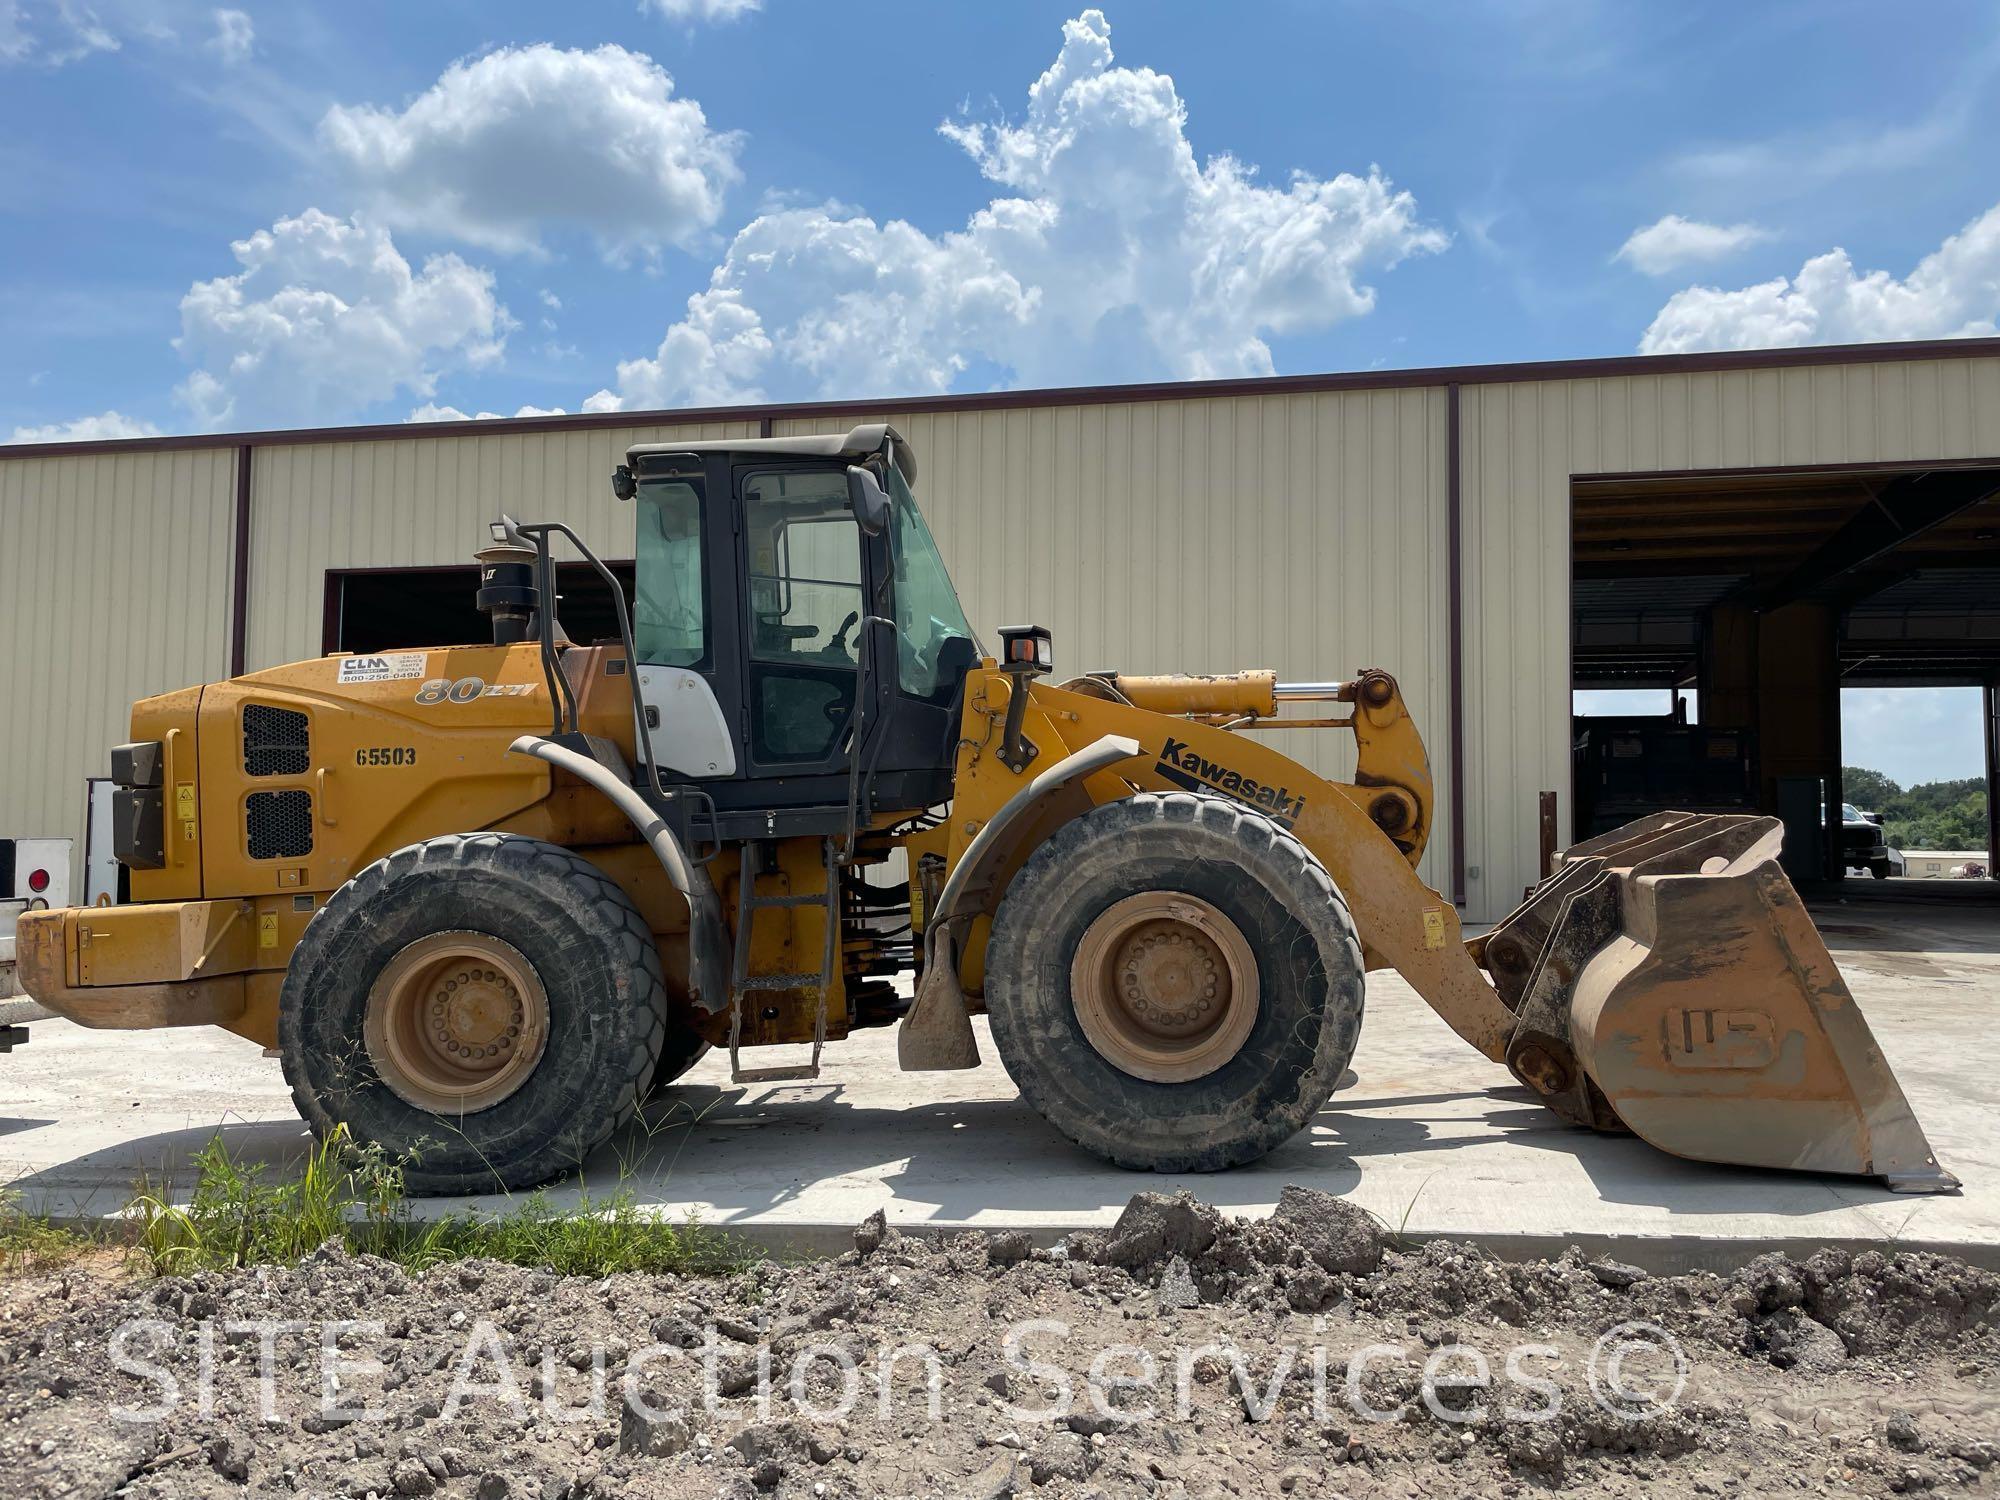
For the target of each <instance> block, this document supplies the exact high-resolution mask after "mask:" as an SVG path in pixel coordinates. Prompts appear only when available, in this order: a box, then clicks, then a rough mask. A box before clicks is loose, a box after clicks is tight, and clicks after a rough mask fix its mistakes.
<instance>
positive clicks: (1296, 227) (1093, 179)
mask: <svg viewBox="0 0 2000 1500" xmlns="http://www.w3.org/2000/svg"><path fill="white" fill-rule="evenodd" d="M941 129H942V130H943V133H944V134H945V135H946V136H948V137H949V138H950V139H951V140H953V141H955V142H957V143H958V144H959V145H960V146H961V147H963V148H964V149H965V150H966V152H967V153H968V154H969V155H970V156H971V157H972V159H973V161H974V162H975V163H977V165H978V167H979V169H980V171H981V172H982V173H983V174H984V175H985V176H986V177H987V178H988V179H990V180H991V181H993V182H995V183H998V184H1000V185H1001V186H1003V187H1004V188H1007V189H1010V190H1011V192H1010V193H1009V195H1007V196H1003V197H998V198H995V199H993V200H992V201H991V202H990V203H988V204H987V205H986V207H984V208H982V209H980V210H979V211H978V212H977V213H975V214H974V215H972V217H971V218H970V219H969V220H968V221H967V223H966V225H965V227H964V228H963V229H960V230H956V231H952V232H950V233H946V234H941V235H936V236H933V235H930V234H926V233H925V232H924V231H922V230H919V229H917V228H915V227H913V226H911V225H909V224H906V223H903V222H900V221H890V222H888V223H878V222H877V221H875V220H874V219H872V218H869V217H867V216H866V215H864V214H862V213H860V212H858V211H855V210H851V209H847V208H843V207H840V206H837V205H827V206H822V207H818V208H783V209H777V210H773V211H771V212H769V213H766V214H764V215H762V216H760V217H759V218H757V219H756V220H754V221H753V222H752V223H750V224H749V225H748V226H746V227H745V228H744V229H743V230H742V231H741V232H740V233H739V234H738V235H737V236H736V238H735V241H734V242H733V243H732V244H731V246H730V248H729V251H728V253H727V255H726V257H725V258H724V259H723V261H722V263H721V264H720V265H719V266H717V267H716V268H715V270H714V272H713V273H712V275H711V277H710V282H709V286H708V287H707V289H706V290H704V291H702V292H699V293H697V294H696V295H695V296H693V297H691V298H689V299H688V305H687V315H686V316H685V317H684V318H683V319H682V320H681V321H679V322H677V323H675V324H674V325H673V326H671V327H670V328H669V329H668V330H667V332H666V335H665V337H664V338H663V339H662V340H661V342H660V345H659V348H658V350H657V351H656V352H655V353H654V354H653V355H652V356H651V357H649V358H643V359H634V360H627V361H624V362H623V363H621V364H620V365H619V367H618V379H617V388H616V389H615V390H607V391H600V392H598V393H597V394H596V395H595V396H593V397H592V398H591V399H590V401H589V402H587V403H586V409H587V410H615V409H617V408H618V407H620V406H656V405H675V404H681V403H687V402H711V401H724V400H732V399H741V398H751V397H757V396H763V395H773V396H795V395H806V394H814V393H826V394H839V395H848V396H859V395H866V394H875V393H886V392H891V391H894V392H898V393H911V394H915V393H921V392H926V391H939V390H944V389H946V388H948V387H950V386H951V385H952V384H953V383H954V382H955V381H958V380H961V379H972V380H977V381H980V382H981V383H999V382H1011V383H1016V384H1022V385H1038V384H1069V383H1080V382H1085V381H1101V380H1117V379H1136V378H1145V377H1201V376H1229V375H1261V374H1267V373H1269V372H1270V371H1271V369H1272V359H1271V351H1270V348H1269V346H1268V345H1267V344H1266V343H1265V337H1266V336H1267V335H1270V334H1287V333H1294V332H1299V331H1304V330H1308V329H1315V328H1324V327H1326V326H1328V325H1330V324H1332V323H1335V322H1338V321H1340V320H1342V319H1344V318H1351V317H1357V316H1360V315H1361V314H1364V313H1366V312H1368V311H1369V310H1370V309H1371V308H1372V307H1373V306H1374V292H1373V290H1372V289H1371V288H1370V287H1369V286H1368V285H1367V284H1366V282H1365V281H1364V280H1363V278H1364V277H1365V276H1367V275H1369V274H1370V273H1374V272H1378V271H1382V270H1386V269H1388V268H1389V267H1391V266H1393V265H1395V264H1396V263H1397V262H1398V261H1400V260H1402V259H1403V258H1404V257H1406V256H1409V255H1414V254H1418V253H1422V252H1426V251H1434V250H1439V249H1441V248H1443V246H1444V244H1445V243H1446V240H1445V236H1444V235H1443V234H1442V233H1440V232H1439V231H1437V230H1436V229H1433V228H1430V227H1428V226H1426V225H1424V224H1422V223H1421V222H1419V220H1418V218H1417V210H1416V204H1415V202H1414V200H1413V199H1412V198H1411V197H1410V195H1409V194H1407V193H1403V192H1398V191H1397V190H1395V189H1394V188H1393V187H1392V186H1391V185H1390V183H1389V182H1388V180H1387V179H1386V178H1384V177H1383V176H1382V174H1381V173H1380V172H1379V171H1378V170H1376V169H1374V168H1370V169H1369V172H1368V175H1367V176H1365V177H1357V176H1353V175H1351V174H1347V173H1342V174H1340V175H1338V176H1335V177H1331V178H1319V177H1314V176H1311V175H1308V174H1306V173H1303V172H1295V173H1293V174H1292V175H1291V176H1290V177H1289V178H1287V179H1286V180H1285V181H1284V182H1283V183H1282V184H1267V183H1265V182H1262V181H1260V180H1259V179H1258V177H1257V176H1256V173H1255V171H1254V169H1252V168H1249V167H1246V166H1244V165H1242V164H1241V163H1239V162H1237V161H1236V160H1235V159H1234V158H1232V157H1229V156H1219V157H1214V158H1211V159H1210V160H1209V161H1207V162H1206V163H1201V162H1198V161H1197V160H1196V158H1195V155H1194V151H1193V149H1192V147H1191V146H1190V145H1189V143H1188V138H1187V133H1186V108H1185V106H1184V105H1183V103H1182V101H1181V98H1180V96H1179V94H1178V93H1177V92H1176V91H1175V88H1174V84H1173V80H1172V79H1171V78H1168V77H1166V76H1165V75H1163V74H1160V73H1156V72H1153V71H1152V70H1151V69H1147V68H1136V69H1135V68H1121V67H1115V66H1113V63H1112V54H1111V43H1110V28H1109V26H1108V25H1107V23H1106V22H1105V19H1104V16H1103V14H1102V12H1100V11H1097V10H1086V11H1085V12H1084V13H1083V14H1082V15H1081V16H1079V17H1078V18H1077V19H1075V20H1073V21H1070V22H1068V23H1067V24H1066V25H1065V26H1064V28H1063V46H1062V51H1061V54H1060V55H1059V56H1058V57H1057V59H1056V61H1055V62H1054V64H1053V65H1051V67H1050V68H1049V70H1048V71H1047V72H1046V73H1044V74H1043V75H1042V77H1041V78H1040V80H1039V81H1038V82H1036V83H1035V85H1034V86H1033V87H1032V88H1031V89H1030V91H1029V96H1028V111H1027V115H1026V117H1025V119H1024V120H1023V121H1022V122H1021V123H1020V124H1018V125H1013V124H997V125H978V124H971V123H963V122H960V123H947V124H946V125H944V126H943V127H941Z"/></svg>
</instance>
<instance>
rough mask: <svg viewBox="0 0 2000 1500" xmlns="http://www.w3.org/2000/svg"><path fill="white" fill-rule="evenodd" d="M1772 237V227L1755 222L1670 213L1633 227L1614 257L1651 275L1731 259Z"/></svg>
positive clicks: (1661, 274) (1660, 274)
mask: <svg viewBox="0 0 2000 1500" xmlns="http://www.w3.org/2000/svg"><path fill="white" fill-rule="evenodd" d="M1770 238H1771V231H1770V230H1768V229H1763V228H1760V227H1759V226H1757V225H1755V224H1704V223H1703V222H1702V221H1701V220H1699V219H1683V218H1682V217H1681V216H1680V215H1679V214H1668V215H1667V216H1666V217H1664V218H1662V219H1661V220H1659V221H1658V222H1657V223H1653V224H1648V225H1647V226H1646V227H1645V228H1644V229H1635V230H1633V231H1632V235H1631V238H1630V239H1628V240H1626V241H1625V243H1624V244H1623V245H1621V246H1619V248H1618V253H1617V255H1615V256H1613V257H1612V258H1613V259H1614V260H1622V261H1625V262H1626V263H1627V264H1629V265H1630V266H1632V267H1633V268H1634V269H1635V270H1639V271H1644V272H1645V273H1646V274H1647V275H1648V276H1664V275H1666V274H1667V273H1669V272H1671V271H1678V270H1681V269H1682V268H1684V267H1686V266H1693V265H1701V264H1704V263H1705V262H1708V261H1715V260H1727V259H1728V258H1729V257H1730V256H1732V255H1734V254H1736V253H1737V252H1738V251H1740V250H1743V249H1746V248H1748V247H1749V246H1751V245H1754V244H1756V243H1758V242H1759V241H1760V240H1768V239H1770Z"/></svg>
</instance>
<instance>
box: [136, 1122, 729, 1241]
mask: <svg viewBox="0 0 2000 1500" xmlns="http://www.w3.org/2000/svg"><path fill="white" fill-rule="evenodd" d="M193 1165H194V1167H195V1170H196V1174H197V1176H196V1182H195V1188H194V1192H193V1195H192V1196H191V1197H190V1199H189V1200H188V1201H187V1202H186V1203H184V1204H180V1203H175V1202H173V1201H172V1199H171V1197H170V1196H169V1195H168V1194H167V1193H166V1192H165V1191H163V1190H162V1191H151V1190H146V1191H141V1192H140V1194H139V1195H138V1196H137V1197H136V1198H134V1200H133V1203H132V1209H133V1213H134V1216H135V1217H136V1218H137V1219H138V1221H139V1225H140V1230H139V1245H140V1248H141V1250H142V1252H143V1253H144V1254H145V1256H146V1258H147V1260H148V1261H150V1263H151V1264H152V1266H153V1268H154V1269H155V1270H157V1271H159V1272H161V1273H163V1274H167V1275H184V1274H186V1273H188V1272H191V1271H202V1270H223V1271H226V1270H233V1269H235V1268H236V1267H239V1266H244V1265H254V1264H259V1263H265V1262H276V1263H281V1264H282V1263H289V1262H292V1261H296V1260H298V1259H299V1258H300V1257H302V1256H304V1255H307V1254H309V1253H310V1252H312V1251H313V1250H315V1249H317V1248H318V1247H319V1246H321V1245H323V1244H325V1243H326V1242H327V1241H328V1240H331V1239H338V1240H341V1241H342V1242H343V1243H345V1244H346V1245H347V1247H348V1248H349V1249H350V1250H353V1251H354V1252H356V1253H359V1254H369V1255H376V1256H380V1257H382V1258H383V1259H385V1260H391V1261H394V1262H396V1263H397V1264H399V1265H402V1266H405V1267H407V1268H409V1269H410V1270H423V1269H426V1268H428V1267H430V1266H435V1265H442V1264H444V1263H446V1262H448V1261H454V1260H465V1259H470V1258H473V1257H480V1258H485V1259H490V1260H502V1261H508V1262H511V1263H513V1264H515V1265H523V1266H535V1267H539V1268H545V1269H547V1270H551V1271H555V1272H558V1273H560V1274H564V1275H579V1276H605V1275H610V1274H612V1273H614V1272H618V1271H637V1272H645V1273H652V1274H660V1273H665V1272H681V1273H692V1274H719V1273H723V1272H727V1271H731V1270H735V1269H737V1268H739V1267H741V1266H742V1265H744V1264H745V1263H746V1262H747V1261H748V1260H749V1258H750V1257H749V1256H748V1255H747V1254H746V1253H745V1250H744V1249H743V1247H741V1246H740V1245H737V1244H736V1243H734V1242H733V1241H730V1240H729V1239H727V1238H726V1237H724V1236H722V1235H720V1234H718V1233H716V1232H715V1231H713V1230H710V1229H707V1228H705V1227H704V1226H702V1225H700V1224H699V1223H697V1222H695V1221H694V1220H693V1219H689V1221H688V1222H686V1223H685V1224H681V1225H678V1226H677V1225H674V1224H670V1223H667V1222H665V1221H663V1220H660V1219H657V1218H654V1217H652V1216H651V1215H649V1214H647V1213H645V1212H644V1211H643V1210H642V1209H641V1208H640V1207H639V1204H638V1199H637V1195H636V1194H635V1193H634V1191H633V1189H632V1188H631V1187H630V1186H629V1185H628V1176H629V1167H627V1168H623V1169H621V1172H620V1178H619V1184H618V1186H617V1188H616V1189H615V1190H614V1191H613V1192H612V1193H611V1194H610V1195H609V1196H607V1197H603V1198H597V1197H593V1196H592V1195H591V1193H590V1192H589V1191H588V1190H585V1191H583V1192H582V1193H580V1194H579V1196H578V1199H577V1201H576V1203H575V1204H574V1205H563V1206H558V1205H557V1204H555V1203H554V1202H552V1201H551V1200H550V1199H549V1197H548V1195H547V1194H546V1193H543V1192H539V1191H538V1192H535V1193H532V1194H530V1195H528V1196H527V1197H526V1198H523V1199H521V1200H520V1201H519V1202H517V1203H516V1204H514V1205H513V1206H512V1207H510V1208H508V1209H506V1210H504V1211H502V1212H499V1213H493V1214H482V1213H476V1212H472V1211H470V1210H468V1211H465V1212H461V1213H456V1214H449V1215H446V1216H444V1217H442V1218H437V1219H431V1220H422V1219H418V1218H417V1217H416V1216H415V1214H414V1213H413V1212H412V1210H411V1205H410V1202H409V1200H408V1198H406V1197H405V1196H404V1193H403V1167H402V1164H401V1163H399V1162H396V1161H392V1160H391V1159H390V1158H389V1157H388V1156H387V1155H386V1154H385V1153H384V1152H383V1151H382V1149H381V1148H380V1147H379V1146H374V1145H369V1146H359V1147H357V1146H355V1145H354V1144H353V1143H352V1142H351V1140H350V1139H349V1138H348V1136H347V1134H346V1132H345V1131H344V1130H336V1131H335V1132H334V1133H333V1134H332V1135H331V1136H329V1137H327V1138H326V1139H325V1140H323V1141H318V1142H315V1144H314V1146H313V1148H312V1150H311V1151H310V1152H309V1153H308V1154H307V1157H306V1160H305V1162H304V1164H303V1166H302V1168H301V1170H300V1171H299V1173H298V1175H297V1176H295V1177H290V1178H286V1179H283V1180H276V1181H273V1180H269V1179H268V1178H267V1176H266V1172H265V1168H264V1167H263V1165H262V1164H256V1165H245V1164H243V1163H241V1162H239V1161H237V1160H236V1159H235V1158H234V1157H232V1156H231V1155H230V1152H229V1148H228V1146H227V1145H226V1144H225V1143H224V1141H223V1139H222V1137H221V1136H219V1135H218V1136H216V1137H214V1138H213V1139H211V1140H210V1141H209V1142H208V1144H207V1145H205V1146H203V1147H202V1149H201V1150H200V1152H198V1153H197V1154H196V1156H195V1158H194V1163H193Z"/></svg>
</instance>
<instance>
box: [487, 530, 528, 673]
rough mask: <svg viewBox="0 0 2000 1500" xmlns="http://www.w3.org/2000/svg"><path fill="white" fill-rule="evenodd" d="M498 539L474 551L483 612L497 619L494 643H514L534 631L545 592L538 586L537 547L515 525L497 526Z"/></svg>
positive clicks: (494, 627) (498, 644) (494, 622)
mask: <svg viewBox="0 0 2000 1500" xmlns="http://www.w3.org/2000/svg"><path fill="white" fill-rule="evenodd" d="M493 531H494V541H493V542H492V544H491V545H490V546H485V547H481V548H480V549H479V550H478V551H477V552H475V553H473V557H474V558H475V559H476V560H477V561H478V563H479V594H478V597H477V599H476V601H475V602H476V603H477V605H478V607H479V612H480V613H481V614H483V615H488V616H490V617H491V618H492V620H493V644H494V645H496V646H511V645H514V644H515V643H517V642H519V641H525V640H526V639H528V637H529V635H530V634H531V633H532V631H533V627H534V620H535V611H536V610H537V609H538V608H540V606H541V595H540V593H539V592H538V591H537V590H536V588H535V549H534V548H533V547H529V546H524V545H523V544H522V543H521V540H520V538H519V537H518V536H515V535H514V534H513V527H512V526H511V525H509V526H507V527H506V529H505V534H504V537H503V533H502V528H501V526H500V525H499V524H496V525H495V526H494V528H493Z"/></svg>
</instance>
